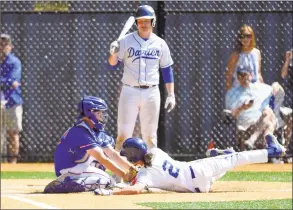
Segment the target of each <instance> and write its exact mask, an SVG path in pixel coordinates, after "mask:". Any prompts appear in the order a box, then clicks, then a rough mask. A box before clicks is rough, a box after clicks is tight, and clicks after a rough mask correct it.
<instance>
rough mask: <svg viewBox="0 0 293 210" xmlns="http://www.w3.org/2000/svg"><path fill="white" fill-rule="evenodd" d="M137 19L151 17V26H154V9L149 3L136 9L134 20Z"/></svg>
mask: <svg viewBox="0 0 293 210" xmlns="http://www.w3.org/2000/svg"><path fill="white" fill-rule="evenodd" d="M139 19H151V20H152V26H153V27H155V25H156V14H155V11H154V9H153V8H152V7H151V6H149V5H142V6H140V7H139V8H138V9H137V10H136V13H135V20H139ZM136 24H137V23H136Z"/></svg>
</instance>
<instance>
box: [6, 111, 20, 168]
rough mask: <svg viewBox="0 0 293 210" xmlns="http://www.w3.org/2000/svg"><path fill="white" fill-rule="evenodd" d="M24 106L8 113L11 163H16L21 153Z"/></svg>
mask: <svg viewBox="0 0 293 210" xmlns="http://www.w3.org/2000/svg"><path fill="white" fill-rule="evenodd" d="M22 113H23V109H22V105H16V106H14V107H12V108H10V109H7V111H6V113H5V114H6V120H7V124H6V126H7V134H8V137H9V144H8V151H9V156H10V159H9V162H10V163H16V162H17V156H18V153H19V139H20V136H19V133H20V131H22Z"/></svg>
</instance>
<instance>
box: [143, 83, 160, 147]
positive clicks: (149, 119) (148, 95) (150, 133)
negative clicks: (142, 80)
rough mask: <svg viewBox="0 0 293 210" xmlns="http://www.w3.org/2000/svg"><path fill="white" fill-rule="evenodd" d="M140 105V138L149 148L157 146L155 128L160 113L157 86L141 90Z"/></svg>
mask: <svg viewBox="0 0 293 210" xmlns="http://www.w3.org/2000/svg"><path fill="white" fill-rule="evenodd" d="M141 94H142V105H141V109H140V111H139V120H140V124H141V133H142V138H143V140H144V141H145V142H146V144H147V146H148V148H149V149H151V148H154V147H157V129H158V121H159V114H160V103H161V98H160V91H159V87H157V86H156V87H152V88H149V89H146V90H142V91H141Z"/></svg>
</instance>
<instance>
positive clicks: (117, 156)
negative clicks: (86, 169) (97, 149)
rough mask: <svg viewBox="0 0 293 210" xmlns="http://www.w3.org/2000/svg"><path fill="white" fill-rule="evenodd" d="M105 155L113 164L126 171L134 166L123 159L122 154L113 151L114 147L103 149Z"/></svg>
mask: <svg viewBox="0 0 293 210" xmlns="http://www.w3.org/2000/svg"><path fill="white" fill-rule="evenodd" d="M103 151H104V153H105V154H106V155H107V157H109V158H110V159H111V160H112V161H113V162H115V163H117V164H118V165H119V166H120V167H122V168H123V169H124V170H129V168H130V167H131V166H132V164H131V163H129V162H128V161H127V160H126V159H125V158H123V157H121V156H120V154H119V153H118V152H117V151H116V150H114V149H113V147H106V148H103Z"/></svg>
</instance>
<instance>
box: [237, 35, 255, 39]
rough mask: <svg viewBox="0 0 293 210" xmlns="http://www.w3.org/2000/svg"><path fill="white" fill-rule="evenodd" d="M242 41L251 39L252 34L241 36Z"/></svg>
mask: <svg viewBox="0 0 293 210" xmlns="http://www.w3.org/2000/svg"><path fill="white" fill-rule="evenodd" d="M239 37H240V39H251V38H252V34H240V36H239Z"/></svg>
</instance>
